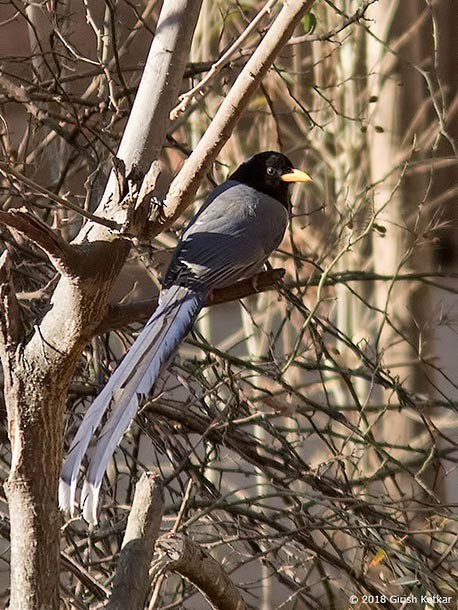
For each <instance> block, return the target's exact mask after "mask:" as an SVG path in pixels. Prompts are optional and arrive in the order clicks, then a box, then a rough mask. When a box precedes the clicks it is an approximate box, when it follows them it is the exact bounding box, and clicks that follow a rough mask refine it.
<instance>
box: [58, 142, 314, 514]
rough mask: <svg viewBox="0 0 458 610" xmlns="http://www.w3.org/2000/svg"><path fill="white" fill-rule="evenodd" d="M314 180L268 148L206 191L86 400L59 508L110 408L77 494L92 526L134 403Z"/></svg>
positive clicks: (269, 246) (261, 259)
mask: <svg viewBox="0 0 458 610" xmlns="http://www.w3.org/2000/svg"><path fill="white" fill-rule="evenodd" d="M311 180H312V179H311V177H310V176H309V175H308V174H306V173H305V172H304V171H302V170H299V169H295V168H294V167H293V165H292V163H291V161H290V160H289V159H288V158H287V157H286V156H285V155H284V154H282V153H279V152H275V151H265V152H260V153H258V154H255V155H254V156H252V157H250V158H249V159H247V160H246V161H245V162H244V163H242V164H241V165H240V166H239V167H238V168H237V169H236V170H235V172H234V173H233V174H232V175H230V176H229V178H228V179H227V180H226V181H225V182H223V183H222V184H220V185H219V186H217V187H216V188H215V189H214V190H213V191H212V192H211V193H210V194H209V196H208V197H207V199H206V200H205V202H204V204H203V205H202V207H201V208H200V210H198V211H197V213H196V214H195V215H194V217H193V218H192V219H191V220H190V222H189V224H188V225H187V227H186V228H185V230H184V232H183V234H182V235H181V238H180V240H179V242H178V245H177V247H176V249H175V252H174V254H173V257H172V260H171V263H170V265H169V267H168V270H167V272H166V273H165V276H164V281H163V284H162V289H161V292H160V296H159V301H158V306H157V308H156V310H155V311H154V313H153V315H152V316H151V317H150V319H149V320H148V322H147V323H146V325H145V327H144V328H143V330H142V331H141V333H140V334H139V336H138V337H137V339H136V341H135V342H134V344H133V345H132V347H131V348H130V350H129V351H128V352H127V354H126V355H125V356H124V358H123V360H122V361H121V363H120V364H119V365H118V367H117V368H116V370H115V371H114V373H113V374H112V375H111V377H110V378H109V380H108V382H107V383H106V385H105V386H104V388H103V389H102V391H101V392H100V393H99V394H98V396H97V397H96V398H95V400H94V401H93V403H92V404H91V405H90V407H89V409H88V410H87V412H86V414H85V417H84V419H83V421H82V423H81V425H80V427H79V429H78V431H77V433H76V435H75V437H74V439H73V442H72V444H71V446H70V449H69V451H68V453H67V457H66V460H65V463H64V465H63V468H62V472H61V478H60V483H59V506H60V508H61V509H62V510H65V511H69V512H70V513H71V514H72V515H73V514H74V505H75V494H76V487H77V481H78V475H79V470H80V467H81V463H82V461H83V459H84V456H85V454H86V451H87V449H88V446H89V443H90V442H91V439H92V437H93V436H94V433H95V432H96V430H97V428H98V427H99V426H100V423H101V421H102V418H103V416H104V414H105V413H106V411H107V410H109V414H108V417H107V419H106V421H105V423H104V425H103V427H102V430H101V432H100V434H99V436H98V439H97V441H96V444H95V449H94V451H93V453H92V456H91V458H90V461H89V465H88V468H87V471H86V477H85V481H84V484H83V489H82V493H81V499H80V506H81V507H82V511H83V518H84V519H85V520H86V521H87V522H88V523H92V524H97V521H98V500H99V491H100V486H101V484H102V480H103V477H104V474H105V471H106V468H107V466H108V463H109V461H110V459H111V456H112V455H113V453H114V451H115V450H116V447H117V445H118V444H119V442H120V441H121V439H122V437H123V435H124V433H125V432H126V430H127V429H128V427H129V425H130V423H131V421H132V419H133V418H134V417H135V414H136V412H137V409H138V406H139V401H140V400H141V399H142V398H143V397H145V396H148V395H149V394H150V392H151V391H152V390H153V389H154V384H155V382H156V380H157V379H158V377H159V375H160V373H161V372H162V370H163V369H164V368H165V367H166V366H167V364H168V363H169V361H170V360H171V358H172V357H173V355H174V354H175V352H176V350H177V349H178V347H179V345H180V344H181V343H182V341H183V340H184V339H185V337H186V335H187V334H188V332H189V331H190V330H191V328H192V325H193V323H194V321H195V320H196V318H197V316H198V314H199V312H200V310H201V309H202V307H203V306H204V304H205V301H206V300H207V298H208V296H209V294H210V293H211V291H212V290H214V289H215V288H223V287H225V286H229V285H230V284H234V283H235V282H237V281H238V280H241V279H246V278H249V277H252V276H253V275H255V274H256V273H257V272H258V271H260V269H261V268H262V266H263V264H264V263H265V262H266V261H267V259H268V257H269V256H270V255H271V254H272V252H273V251H274V250H275V249H276V248H277V247H278V246H279V245H280V242H281V241H282V239H283V237H284V234H285V231H286V228H287V226H288V221H289V215H290V199H289V192H288V189H289V185H290V183H294V182H304V183H306V182H309V181H311Z"/></svg>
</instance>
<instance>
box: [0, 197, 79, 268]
mask: <svg viewBox="0 0 458 610" xmlns="http://www.w3.org/2000/svg"><path fill="white" fill-rule="evenodd" d="M0 223H3V224H5V225H7V226H8V227H10V228H12V229H16V230H17V231H19V232H20V233H22V234H23V235H25V236H26V237H28V238H29V239H31V240H32V241H33V242H34V243H35V244H36V245H37V246H40V248H41V249H42V250H44V251H45V252H46V254H47V255H48V256H49V258H50V260H51V262H52V263H53V265H54V266H55V267H56V269H57V270H58V271H59V272H60V273H62V274H66V275H71V274H72V273H74V272H75V269H76V262H77V260H78V258H79V256H78V254H77V252H76V251H75V249H74V248H73V247H72V246H71V245H70V244H68V243H67V242H66V241H65V239H62V238H61V237H60V236H59V235H58V234H57V233H56V232H55V231H53V230H52V229H50V228H49V226H48V225H47V224H46V223H44V222H43V221H41V220H40V219H39V218H38V216H34V215H33V214H31V213H30V212H29V211H28V210H26V209H25V208H22V209H20V210H9V212H3V211H2V210H0Z"/></svg>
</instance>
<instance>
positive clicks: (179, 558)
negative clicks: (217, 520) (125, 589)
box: [157, 534, 248, 610]
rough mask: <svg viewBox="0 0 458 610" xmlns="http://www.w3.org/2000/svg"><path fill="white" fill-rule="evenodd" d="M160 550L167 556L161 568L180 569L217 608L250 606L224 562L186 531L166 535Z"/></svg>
mask: <svg viewBox="0 0 458 610" xmlns="http://www.w3.org/2000/svg"><path fill="white" fill-rule="evenodd" d="M157 549H158V552H159V553H161V554H162V555H163V556H165V557H167V559H168V561H167V563H166V564H165V566H164V565H162V566H161V571H163V570H165V569H166V570H168V571H172V572H177V573H178V574H180V575H181V576H183V577H184V578H186V579H187V580H189V581H190V582H192V584H193V585H195V586H196V587H197V588H198V589H199V590H200V591H201V592H202V593H203V594H204V595H205V597H206V598H207V600H208V601H209V603H210V604H211V606H212V608H215V610H248V606H247V605H246V604H245V602H244V601H243V599H242V597H241V596H240V593H239V591H238V589H237V587H236V586H235V585H234V583H233V582H232V581H231V579H230V578H229V576H228V575H227V573H226V572H225V571H224V569H223V567H222V566H221V564H220V563H218V562H217V561H216V560H215V559H213V557H211V556H210V555H209V554H208V553H207V552H206V551H204V549H202V548H201V547H200V546H199V545H198V544H196V543H195V542H192V541H191V540H190V539H189V538H188V537H187V536H184V535H183V534H170V535H167V536H163V537H162V538H160V539H159V540H158V543H157Z"/></svg>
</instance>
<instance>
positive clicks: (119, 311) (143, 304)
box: [97, 269, 285, 334]
mask: <svg viewBox="0 0 458 610" xmlns="http://www.w3.org/2000/svg"><path fill="white" fill-rule="evenodd" d="M284 275H285V270H284V269H272V270H269V271H263V272H261V273H258V274H257V275H256V276H254V277H251V278H248V279H246V280H242V281H240V282H236V283H235V284H232V285H231V286H227V288H218V289H216V290H214V291H213V292H212V293H211V294H210V296H209V298H208V300H207V302H206V306H207V307H208V306H210V305H218V304H220V303H229V302H230V301H236V300H238V299H243V298H245V297H248V296H251V295H253V294H259V293H260V292H265V291H266V290H272V289H273V288H275V286H276V284H277V283H278V282H279V281H280V280H281V279H282V278H283V276H284ZM156 307H157V299H144V300H142V301H136V302H134V303H127V304H125V305H124V304H123V305H112V306H111V307H110V308H109V309H108V313H107V315H106V317H105V318H104V319H103V320H102V322H101V324H100V326H99V328H98V329H97V334H102V333H106V332H108V331H110V330H116V329H118V328H123V327H125V326H127V325H128V324H133V323H134V322H143V321H144V320H147V319H148V318H149V317H150V316H151V315H152V313H153V312H154V310H155V309H156Z"/></svg>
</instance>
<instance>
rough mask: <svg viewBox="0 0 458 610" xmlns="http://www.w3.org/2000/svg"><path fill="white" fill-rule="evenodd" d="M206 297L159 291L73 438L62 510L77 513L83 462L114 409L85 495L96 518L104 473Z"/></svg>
mask: <svg viewBox="0 0 458 610" xmlns="http://www.w3.org/2000/svg"><path fill="white" fill-rule="evenodd" d="M206 296H207V295H206V293H205V292H204V291H202V292H196V291H193V290H191V289H189V288H185V287H182V286H171V287H170V288H168V289H167V290H164V291H163V292H162V293H161V297H160V301H159V306H158V308H157V309H156V311H155V312H154V314H153V315H152V316H151V318H150V319H149V320H148V322H147V323H146V325H145V328H144V329H143V330H142V332H141V333H140V335H139V336H138V338H137V340H136V341H135V343H134V344H133V346H132V347H131V349H130V350H129V352H128V353H127V354H126V356H125V357H124V359H123V360H122V362H121V364H120V365H119V366H118V368H117V369H116V371H115V372H114V373H113V375H112V376H111V377H110V379H109V380H108V382H107V384H106V385H105V387H104V388H103V390H102V391H101V392H100V394H99V395H98V396H97V398H96V399H95V400H94V402H93V403H92V405H91V406H90V407H89V409H88V411H87V413H86V415H85V417H84V420H83V422H82V424H81V426H80V427H79V429H78V432H77V433H76V436H75V438H74V439H73V442H72V445H71V447H70V450H69V452H68V455H67V458H66V460H65V464H64V466H63V468H62V474H61V480H60V484H59V506H60V508H61V509H62V510H69V511H71V512H72V513H73V507H74V502H75V491H76V484H77V479H78V473H79V469H80V466H81V461H82V459H83V457H84V455H85V453H86V451H87V448H88V445H89V442H90V440H91V438H92V436H93V434H94V432H95V429H96V428H97V427H98V426H99V424H100V422H101V420H102V417H103V415H104V413H105V411H107V409H109V408H110V409H111V413H110V415H109V417H108V419H107V421H106V423H105V425H104V427H103V429H102V432H101V434H100V436H99V439H98V441H97V445H96V449H95V452H94V455H93V456H92V458H91V461H90V465H89V468H88V471H87V474H86V480H85V482H84V487H83V491H82V495H81V505H82V507H83V516H84V518H85V519H86V521H88V522H89V523H97V505H98V496H99V490H100V485H101V483H102V479H103V475H104V474H105V470H106V468H107V465H108V462H109V460H110V458H111V456H112V454H113V452H114V451H115V449H116V447H117V445H118V443H119V442H120V440H121V438H122V436H123V434H124V432H125V431H126V430H127V428H128V427H129V424H130V422H131V421H132V419H133V417H134V416H135V413H136V412H137V408H138V399H139V396H141V395H146V394H148V393H149V392H150V390H151V388H152V387H153V385H154V383H155V382H156V380H157V378H158V376H159V374H160V372H161V370H162V369H163V368H164V366H165V365H166V364H167V363H168V361H169V359H170V358H171V356H172V355H173V354H174V352H175V350H176V349H177V348H178V346H179V345H180V343H181V342H182V341H183V339H184V337H185V336H186V335H187V334H188V332H189V330H190V329H191V326H192V324H193V322H194V320H195V319H196V317H197V315H198V314H199V312H200V310H201V309H202V307H203V304H204V302H205V299H206Z"/></svg>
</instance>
